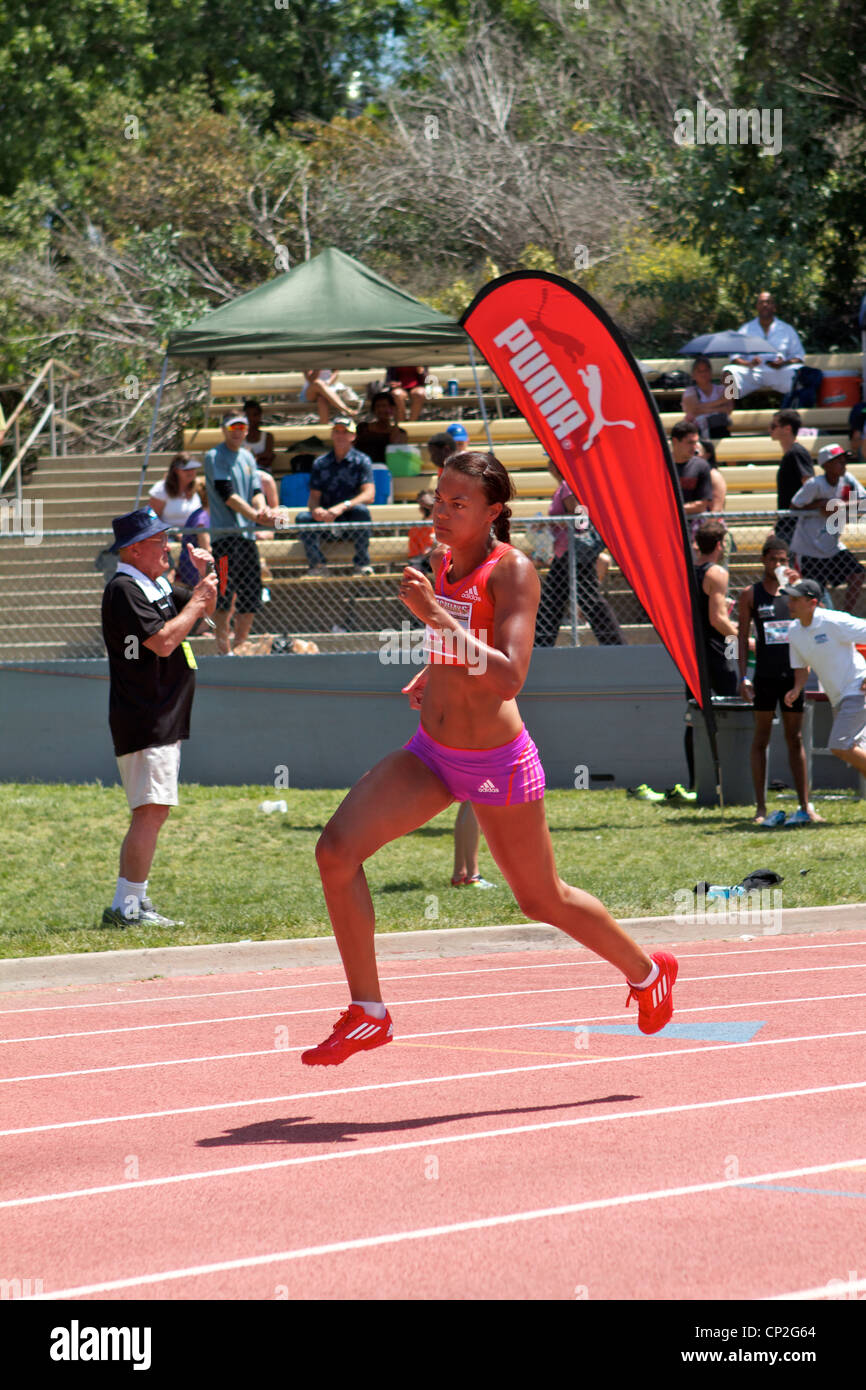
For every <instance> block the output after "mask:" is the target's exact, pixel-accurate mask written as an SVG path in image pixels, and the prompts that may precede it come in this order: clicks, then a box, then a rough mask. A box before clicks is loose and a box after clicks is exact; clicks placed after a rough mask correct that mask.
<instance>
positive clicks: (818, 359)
mask: <svg viewBox="0 0 866 1390" xmlns="http://www.w3.org/2000/svg"><path fill="white" fill-rule="evenodd" d="M694 360H695V359H694V358H693V357H652V358H649V357H645V358H642V360H641V361H640V363H639V366H640V369H641V371H642V372H643V374H644V376H645V377H646V379H647V381H648V382H650V383H651V382H652V381H653V379H654V378H655V377H659V376H662V375H664V373H665V372H685V373H686V375H687V376H691V371H692V367H693V365H694ZM713 361H714V362H716V363H718V366H719V367H723V366H724V365H725V359H724V358H723V357H716V358H713ZM804 364H805V366H807V367H817V368H818V369H819V371H822V372H832V371H837V372H846V371H849V372H850V371H854V372H859V371H860V369H861V367H862V365H863V359H862V357H861V355H860V353H859V352H835V353H820V352H818V353H815V352H807V353H806V356H805V358H804Z"/></svg>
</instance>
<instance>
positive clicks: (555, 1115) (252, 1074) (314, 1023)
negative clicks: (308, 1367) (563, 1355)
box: [0, 932, 866, 1300]
mask: <svg viewBox="0 0 866 1390" xmlns="http://www.w3.org/2000/svg"><path fill="white" fill-rule="evenodd" d="M864 948H866V932H863V933H851V932H847V933H840V934H836V935H823V936H821V935H815V936H795V937H787V938H786V937H762V938H759V939H757V940H756V941H754V942H750V943H747V942H735V943H731V942H692V943H689V944H687V945H683V946H681V947H673V948H672V949H673V950H674V951H675V953H676V954H677V956H678V958H679V960H680V976H679V980H678V982H677V985H676V989H675V1013H674V1020H673V1024H672V1025H671V1027H670V1028H669V1029H666V1030H665V1031H663V1032H662V1033H660V1034H657V1035H656V1036H654V1037H649V1038H647V1037H643V1036H642V1035H641V1034H639V1033H638V1032H637V1030H636V1028H632V1025H633V1024H634V1019H635V1010H634V1008H632V1010H631V1011H630V1012H629V1013H626V1011H625V1008H624V1004H625V996H626V990H625V986H624V985H623V983H622V982H621V980H620V977H619V976H618V974H617V972H616V971H615V970H613V968H612V967H611V966H609V965H607V964H606V963H605V962H603V961H599V960H597V959H596V958H595V957H593V956H591V955H590V954H589V953H588V952H586V951H583V950H581V949H578V948H576V949H575V950H574V951H567V952H565V953H563V952H562V951H556V952H541V951H528V952H526V953H525V954H520V955H515V954H513V953H506V954H495V955H488V956H472V957H469V958H454V957H449V958H444V959H443V958H437V959H429V960H422V961H412V962H402V961H401V962H399V963H390V962H388V963H385V964H383V967H382V972H381V973H382V977H383V991H384V993H385V998H386V1000H387V1002H388V1004H389V1006H390V1008H391V1012H392V1014H393V1016H394V1021H395V1034H396V1040H395V1042H394V1043H393V1044H392V1045H391V1046H389V1047H386V1048H383V1049H381V1050H380V1051H377V1052H373V1053H368V1054H361V1055H359V1056H357V1057H355V1058H352V1059H351V1060H350V1061H349V1062H347V1063H345V1064H344V1065H343V1066H341V1067H337V1068H327V1069H325V1068H322V1069H318V1068H317V1069H310V1068H306V1067H302V1065H301V1063H300V1061H299V1054H300V1052H301V1051H302V1050H303V1049H304V1048H305V1047H308V1046H310V1045H311V1044H313V1043H316V1042H318V1041H319V1040H320V1039H321V1038H323V1037H324V1036H326V1035H327V1033H328V1032H329V1031H330V1027H331V1025H332V1023H333V1022H334V1021H335V1019H336V1016H337V1014H338V1013H339V1011H340V1009H341V1008H343V1007H344V1006H345V1003H346V990H345V984H344V982H343V980H342V978H341V972H340V970H339V968H338V967H317V968H312V969H311V968H303V969H298V970H280V971H270V972H267V973H265V974H262V973H251V974H246V975H236V976H207V977H204V978H196V979H184V980H178V979H172V980H157V981H152V980H151V981H144V982H139V983H135V984H131V985H129V984H124V985H110V986H100V987H98V988H86V989H85V988H75V989H63V990H58V989H54V990H40V991H31V992H28V993H26V994H24V993H21V992H19V991H16V992H14V993H6V994H4V995H0V1144H2V1186H0V1249H2V1250H3V1251H4V1252H6V1253H5V1255H4V1264H6V1265H9V1266H10V1267H9V1268H4V1269H0V1276H2V1277H3V1278H5V1279H9V1280H12V1279H16V1278H18V1279H21V1280H22V1281H26V1280H30V1281H31V1283H30V1285H29V1287H30V1289H31V1290H36V1291H38V1290H39V1288H40V1287H41V1290H42V1295H41V1296H42V1297H46V1298H52V1297H63V1298H79V1299H83V1300H86V1299H89V1298H93V1299H100V1300H101V1299H274V1298H289V1299H293V1300H294V1299H371V1298H372V1299H389V1300H390V1299H406V1298H409V1299H419V1300H420V1299H558V1300H571V1299H575V1298H577V1299H583V1298H588V1299H593V1300H595V1299H600V1300H606V1299H650V1300H657V1299H665V1300H674V1299H677V1300H692V1299H756V1298H769V1297H774V1296H775V1297H778V1296H782V1295H788V1294H792V1293H804V1292H805V1293H810V1292H811V1294H812V1296H816V1295H815V1291H818V1293H819V1294H820V1292H821V1291H823V1290H825V1289H827V1290H828V1292H835V1291H836V1290H839V1289H842V1288H843V1287H847V1286H849V1285H850V1286H851V1287H859V1286H860V1285H862V1286H864V1287H866V1281H864V1276H866V1269H864V1268H863V1267H862V1266H863V1255H862V1241H861V1239H860V1238H859V1236H858V1234H857V1232H858V1230H862V1228H863V1218H864V1215H866V1207H861V1206H860V1205H859V1204H860V1202H861V1201H864V1200H866V1135H864V1126H863V1124H862V1118H861V1117H862V1115H863V1114H864V1105H866V1062H864V1042H866V1008H864V1001H866V950H864ZM622 1025H630V1033H629V1034H624V1033H608V1032H605V1031H595V1030H604V1029H605V1028H609V1027H616V1026H622ZM684 1029H685V1030H686V1031H687V1032H688V1034H689V1035H684ZM731 1030H733V1032H732V1031H731ZM750 1035H751V1036H750ZM10 1252H14V1254H13V1253H10ZM858 1261H859V1264H858ZM12 1265H14V1268H13V1267H12ZM858 1268H859V1271H860V1272H859V1274H858V1273H857V1271H858ZM35 1280H41V1285H37V1284H35V1283H33V1281H35ZM834 1281H836V1282H834ZM23 1287H24V1291H25V1292H26V1287H27V1286H23ZM837 1296H838V1294H837ZM854 1296H856V1294H855V1295H854Z"/></svg>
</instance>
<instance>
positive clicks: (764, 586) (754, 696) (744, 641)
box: [738, 535, 823, 825]
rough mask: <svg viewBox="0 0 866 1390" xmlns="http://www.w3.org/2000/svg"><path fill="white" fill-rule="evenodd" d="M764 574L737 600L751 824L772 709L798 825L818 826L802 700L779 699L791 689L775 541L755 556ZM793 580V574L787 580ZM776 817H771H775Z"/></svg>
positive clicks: (783, 556)
mask: <svg viewBox="0 0 866 1390" xmlns="http://www.w3.org/2000/svg"><path fill="white" fill-rule="evenodd" d="M761 559H762V561H763V564H764V572H763V574H762V575H761V578H760V579H759V580H757V581H756V583H754V584H752V585H751V586H750V588H748V589H744V590H743V592H742V594H741V595H740V606H739V618H740V628H739V653H738V654H739V662H740V692H741V694H742V696H743V699H745V700H751V701H753V703H754V710H755V737H754V740H753V742H752V780H753V781H754V784H755V803H756V806H755V824H756V825H762V824H763V823H764V821H765V820H766V818H767V802H766V784H767V747H768V745H769V742H770V733H771V729H772V724H773V718H774V716H775V713H776V706H777V705H778V706H780V708H781V710H782V727H783V729H784V731H785V741H786V743H787V745H788V761H789V762H790V765H791V776H792V777H793V779H794V786H795V787H796V789H797V796H798V797H799V799H800V810H799V812H798V813H797V815H798V819H800V818H802V819H803V820H805V819H806V818H808V819H809V820H810V821H821V820H822V819H823V817H821V816H819V815H816V813H815V810H814V808H813V807H812V806H811V805H810V802H809V786H808V774H807V769H806V753H805V750H804V748H803V738H802V729H803V698H804V697H803V695H802V694H801V695H800V696H799V698H798V699H797V700H795V701H794V703H793V705H792V706H791V707H790V708H789V707H788V706H787V705H786V704H785V702H784V696H785V694H786V692H787V691H789V690H790V689H791V687H792V686H793V684H794V672H793V670H792V669H791V654H790V648H789V646H788V623H789V621H790V614H789V611H788V600H787V599H786V598H785V597H784V595H782V594H780V593H779V581H778V579H777V578H776V573H775V571H776V569H777V568H778V567H779V566H780V565H781V566H784V567H785V568H786V569H787V567H788V547H787V545H786V544H785V542H784V541H783V540H780V539H779V537H778V535H770V536H768V537H767V539H766V540H765V541H764V545H763V548H762V550H761ZM794 574H795V571H794V570H791V571H790V575H791V576H793V575H794ZM752 623H754V624H755V634H756V642H755V679H754V684H753V683H752V682H751V681H750V680H747V678H746V664H747V661H748V652H749V631H750V628H751V624H752ZM779 814H781V813H779V812H777V815H779Z"/></svg>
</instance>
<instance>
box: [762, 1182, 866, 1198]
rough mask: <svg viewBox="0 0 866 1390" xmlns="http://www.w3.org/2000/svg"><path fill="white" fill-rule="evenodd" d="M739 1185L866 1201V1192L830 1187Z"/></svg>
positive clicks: (772, 1184)
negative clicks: (841, 1190) (842, 1190)
mask: <svg viewBox="0 0 866 1390" xmlns="http://www.w3.org/2000/svg"><path fill="white" fill-rule="evenodd" d="M737 1187H753V1188H754V1189H755V1190H756V1191H760V1192H804V1193H805V1194H806V1195H807V1196H809V1197H859V1198H860V1200H861V1201H866V1192H837V1191H834V1189H833V1188H830V1187H783V1186H782V1185H781V1184H780V1183H775V1182H739V1183H737Z"/></svg>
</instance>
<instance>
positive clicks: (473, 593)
mask: <svg viewBox="0 0 866 1390" xmlns="http://www.w3.org/2000/svg"><path fill="white" fill-rule="evenodd" d="M463 597H464V598H465V599H467V600H468V599H471V598H477V599H480V598H481V595H480V594H479V592H478V590H477V589H476V587H475V585H474V584H473V585H472V588H471V589H467V590H466V593H465V594H464V595H463Z"/></svg>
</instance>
